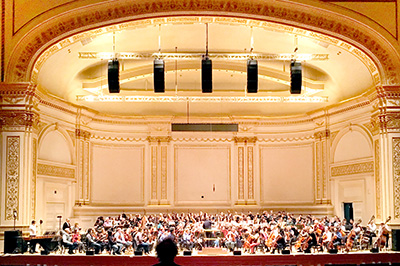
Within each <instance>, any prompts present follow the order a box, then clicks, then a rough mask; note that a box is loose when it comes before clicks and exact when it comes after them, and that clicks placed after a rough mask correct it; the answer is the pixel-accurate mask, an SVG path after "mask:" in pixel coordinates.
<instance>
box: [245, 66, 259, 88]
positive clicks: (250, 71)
mask: <svg viewBox="0 0 400 266" xmlns="http://www.w3.org/2000/svg"><path fill="white" fill-rule="evenodd" d="M257 91H258V64H257V60H254V59H249V60H247V92H248V93H257Z"/></svg>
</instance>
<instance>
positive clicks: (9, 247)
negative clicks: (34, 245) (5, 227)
mask: <svg viewBox="0 0 400 266" xmlns="http://www.w3.org/2000/svg"><path fill="white" fill-rule="evenodd" d="M20 239H22V233H21V231H19V230H15V231H5V232H4V253H14V251H17V250H18V249H17V247H18V242H19V240H20ZM21 252H22V249H21ZM18 253H19V252H18Z"/></svg>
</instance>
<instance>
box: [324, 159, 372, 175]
mask: <svg viewBox="0 0 400 266" xmlns="http://www.w3.org/2000/svg"><path fill="white" fill-rule="evenodd" d="M373 171H374V162H373V161H370V162H364V163H355V164H348V165H341V166H336V167H332V169H331V175H332V177H335V176H343V175H355V174H362V173H371V172H373Z"/></svg>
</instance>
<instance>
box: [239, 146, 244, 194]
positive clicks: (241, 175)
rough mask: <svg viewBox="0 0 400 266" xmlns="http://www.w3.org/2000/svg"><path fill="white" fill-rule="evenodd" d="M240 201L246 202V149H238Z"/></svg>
mask: <svg viewBox="0 0 400 266" xmlns="http://www.w3.org/2000/svg"><path fill="white" fill-rule="evenodd" d="M238 200H239V201H241V200H243V201H244V147H238Z"/></svg>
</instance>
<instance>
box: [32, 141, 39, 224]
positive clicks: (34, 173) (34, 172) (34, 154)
mask: <svg viewBox="0 0 400 266" xmlns="http://www.w3.org/2000/svg"><path fill="white" fill-rule="evenodd" d="M37 142H38V141H37V139H36V138H34V139H33V143H32V149H33V151H32V178H31V210H32V216H31V218H32V220H34V219H35V218H36V177H37V158H38V157H37V155H38V151H37V149H38V147H37V146H38V145H37Z"/></svg>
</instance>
